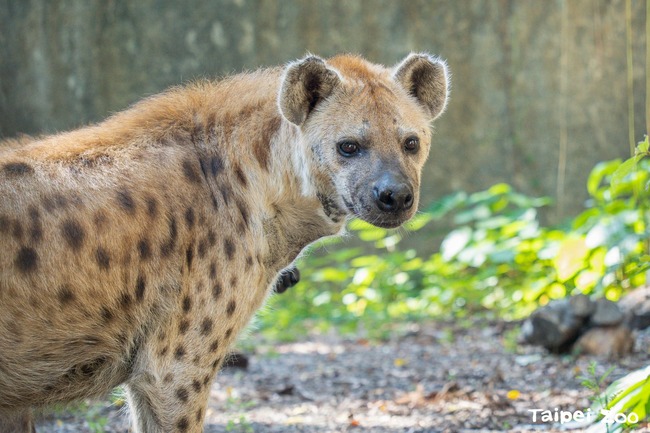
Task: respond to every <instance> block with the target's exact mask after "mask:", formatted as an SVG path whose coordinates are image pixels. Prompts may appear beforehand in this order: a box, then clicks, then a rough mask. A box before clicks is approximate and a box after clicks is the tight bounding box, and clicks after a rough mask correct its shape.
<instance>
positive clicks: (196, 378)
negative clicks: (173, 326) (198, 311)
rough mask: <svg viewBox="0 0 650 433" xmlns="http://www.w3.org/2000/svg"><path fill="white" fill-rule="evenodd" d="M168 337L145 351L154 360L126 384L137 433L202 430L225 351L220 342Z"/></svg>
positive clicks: (150, 359) (184, 432) (145, 362)
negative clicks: (216, 375)
mask: <svg viewBox="0 0 650 433" xmlns="http://www.w3.org/2000/svg"><path fill="white" fill-rule="evenodd" d="M185 326H186V325H185V324H184V322H181V324H180V327H181V328H184V327H185ZM188 333H189V332H188ZM170 334H171V332H167V333H164V334H162V333H161V334H160V337H167V338H160V337H159V338H158V341H156V342H149V344H150V345H151V346H153V347H150V348H149V350H146V351H145V353H149V354H150V355H149V356H147V358H148V359H142V361H144V362H142V363H141V364H140V365H143V366H144V367H143V368H142V370H141V371H139V372H137V373H136V374H134V376H133V377H132V378H131V379H130V380H129V381H127V383H126V390H127V396H128V401H129V405H130V408H131V412H132V415H133V418H134V425H135V426H136V430H135V431H136V432H137V433H174V432H176V433H199V432H202V431H203V418H204V415H205V408H206V405H207V401H208V396H209V393H210V386H211V384H212V381H213V379H214V376H215V374H216V372H217V370H218V368H219V366H220V365H221V362H222V360H223V355H224V353H225V351H226V347H225V345H223V344H222V343H223V340H219V339H215V340H208V341H207V342H205V341H199V340H195V341H192V343H194V344H189V343H190V342H189V341H182V340H180V341H179V340H178V339H176V338H174V336H173V334H172V335H170ZM172 341H174V342H173V343H172Z"/></svg>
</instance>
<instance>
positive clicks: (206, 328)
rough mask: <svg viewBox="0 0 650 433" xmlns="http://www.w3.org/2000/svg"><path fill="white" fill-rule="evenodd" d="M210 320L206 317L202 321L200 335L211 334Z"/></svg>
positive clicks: (211, 324)
mask: <svg viewBox="0 0 650 433" xmlns="http://www.w3.org/2000/svg"><path fill="white" fill-rule="evenodd" d="M212 326H213V323H212V320H211V319H208V318H207V317H206V318H205V319H203V322H201V335H208V334H209V333H210V332H212Z"/></svg>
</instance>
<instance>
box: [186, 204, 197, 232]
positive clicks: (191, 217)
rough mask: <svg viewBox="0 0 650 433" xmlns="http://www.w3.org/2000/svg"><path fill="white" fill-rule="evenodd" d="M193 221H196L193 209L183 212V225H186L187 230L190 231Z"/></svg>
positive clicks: (189, 208)
mask: <svg viewBox="0 0 650 433" xmlns="http://www.w3.org/2000/svg"><path fill="white" fill-rule="evenodd" d="M195 219H196V217H195V216H194V209H192V208H191V207H188V208H187V209H186V210H185V223H186V224H187V228H188V229H191V228H192V227H194V221H195Z"/></svg>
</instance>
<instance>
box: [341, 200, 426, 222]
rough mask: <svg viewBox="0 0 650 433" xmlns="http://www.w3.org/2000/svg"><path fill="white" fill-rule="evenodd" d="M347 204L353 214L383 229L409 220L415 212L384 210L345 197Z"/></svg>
mask: <svg viewBox="0 0 650 433" xmlns="http://www.w3.org/2000/svg"><path fill="white" fill-rule="evenodd" d="M344 202H345V206H346V207H347V209H348V211H349V212H350V214H352V216H354V217H356V218H359V219H361V220H363V221H365V222H367V223H368V224H372V225H373V226H375V227H380V228H383V229H395V228H397V227H399V226H401V225H402V224H404V223H405V222H407V221H408V220H410V219H411V218H412V217H413V215H414V214H415V212H413V211H406V212H397V213H395V212H382V211H381V210H379V209H377V208H373V206H372V205H368V204H366V203H365V202H363V201H359V202H358V203H352V202H351V201H349V200H347V199H344Z"/></svg>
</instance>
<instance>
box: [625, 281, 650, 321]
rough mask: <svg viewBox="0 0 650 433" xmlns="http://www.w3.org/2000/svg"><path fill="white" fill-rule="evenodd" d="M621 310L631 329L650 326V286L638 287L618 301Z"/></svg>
mask: <svg viewBox="0 0 650 433" xmlns="http://www.w3.org/2000/svg"><path fill="white" fill-rule="evenodd" d="M618 306H619V307H620V308H621V310H623V312H624V314H625V316H626V320H625V323H627V325H628V326H629V327H630V328H632V329H646V328H647V327H650V287H639V288H637V289H634V290H633V291H631V292H630V293H628V294H627V295H625V296H624V297H623V298H621V300H620V301H619V302H618Z"/></svg>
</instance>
